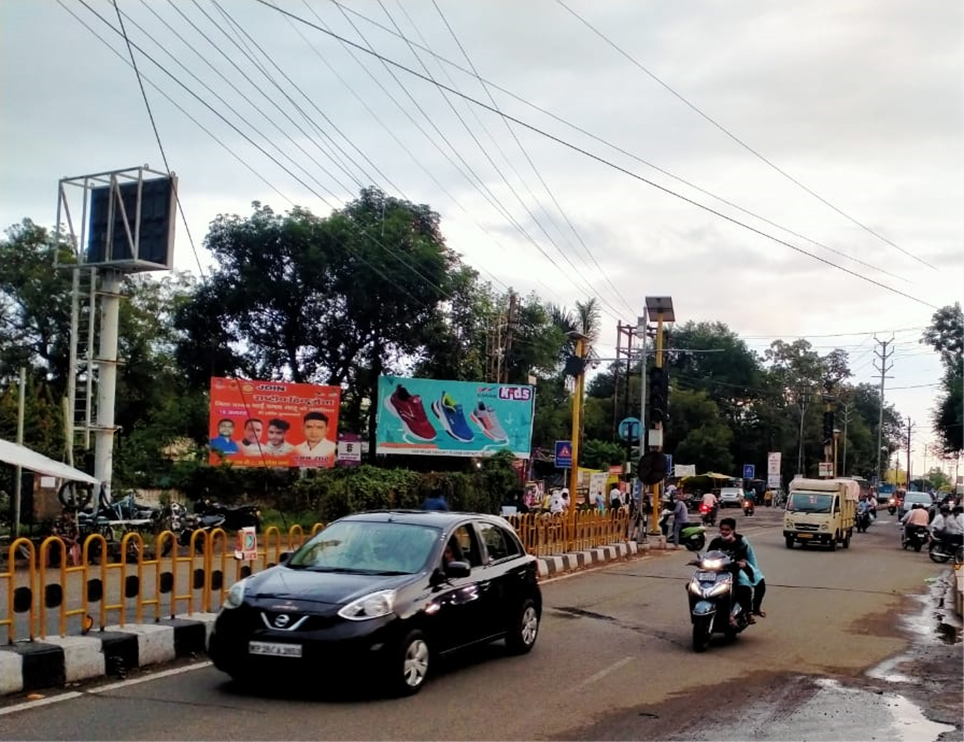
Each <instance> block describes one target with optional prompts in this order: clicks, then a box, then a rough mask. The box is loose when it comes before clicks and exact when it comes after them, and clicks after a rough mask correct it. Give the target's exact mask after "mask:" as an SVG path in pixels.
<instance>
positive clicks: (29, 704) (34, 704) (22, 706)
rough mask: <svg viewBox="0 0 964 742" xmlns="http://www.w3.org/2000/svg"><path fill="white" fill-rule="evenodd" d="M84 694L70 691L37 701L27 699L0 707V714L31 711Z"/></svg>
mask: <svg viewBox="0 0 964 742" xmlns="http://www.w3.org/2000/svg"><path fill="white" fill-rule="evenodd" d="M82 695H83V693H78V692H77V691H69V692H68V693H61V694H60V695H59V696H51V697H50V698H41V699H39V700H37V701H25V702H23V703H18V704H15V705H13V706H7V707H6V708H2V709H0V716H6V715H7V714H15V713H17V712H18V711H29V710H30V709H35V708H39V707H41V706H49V705H50V704H52V703H59V702H60V701H69V700H71V699H72V698H80V697H81V696H82Z"/></svg>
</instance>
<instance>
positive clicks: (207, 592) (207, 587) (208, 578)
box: [188, 528, 228, 615]
mask: <svg viewBox="0 0 964 742" xmlns="http://www.w3.org/2000/svg"><path fill="white" fill-rule="evenodd" d="M218 542H220V544H221V598H222V600H223V598H224V575H225V573H226V572H227V571H228V552H227V546H228V534H227V532H226V531H225V530H224V529H223V528H214V529H212V530H211V532H210V533H209V534H208V547H209V548H207V549H205V550H204V593H203V594H202V595H201V610H202V611H204V612H205V613H208V612H210V610H211V591H212V590H213V589H214V587H213V583H214V558H215V553H214V548H215V544H217V543H218ZM218 605H219V606H220V601H218ZM188 615H191V614H190V613H189V614H188Z"/></svg>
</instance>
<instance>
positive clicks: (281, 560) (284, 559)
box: [278, 551, 291, 566]
mask: <svg viewBox="0 0 964 742" xmlns="http://www.w3.org/2000/svg"><path fill="white" fill-rule="evenodd" d="M289 561H291V552H290V551H282V552H281V556H279V557H278V564H279V565H282V566H283V565H285V564H287V563H288V562H289Z"/></svg>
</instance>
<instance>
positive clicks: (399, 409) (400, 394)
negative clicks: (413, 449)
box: [385, 384, 435, 441]
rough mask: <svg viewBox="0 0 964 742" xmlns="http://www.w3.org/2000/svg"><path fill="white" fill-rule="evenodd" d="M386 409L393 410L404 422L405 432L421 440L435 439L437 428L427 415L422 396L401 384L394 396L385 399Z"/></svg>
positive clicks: (402, 422) (393, 393) (400, 420)
mask: <svg viewBox="0 0 964 742" xmlns="http://www.w3.org/2000/svg"><path fill="white" fill-rule="evenodd" d="M385 409H387V410H388V411H389V412H391V413H392V414H393V415H394V416H395V417H397V418H398V421H399V422H400V423H401V424H402V427H403V428H404V429H405V432H406V433H408V434H409V435H410V436H412V437H413V438H418V439H419V440H421V441H433V440H435V428H434V427H432V423H430V422H429V421H428V417H427V416H426V415H425V408H424V407H422V398H421V397H420V396H418V395H417V394H409V391H408V389H406V388H405V387H403V386H402V385H401V384H399V385H398V386H397V387H396V388H395V391H394V392H392V396H390V397H389V398H388V399H386V400H385Z"/></svg>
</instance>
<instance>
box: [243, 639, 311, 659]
mask: <svg viewBox="0 0 964 742" xmlns="http://www.w3.org/2000/svg"><path fill="white" fill-rule="evenodd" d="M248 653H249V654H260V655H266V656H268V657H300V656H301V645H300V644H282V643H281V642H248Z"/></svg>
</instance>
